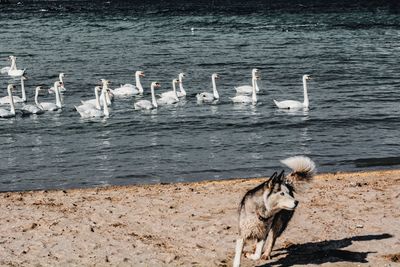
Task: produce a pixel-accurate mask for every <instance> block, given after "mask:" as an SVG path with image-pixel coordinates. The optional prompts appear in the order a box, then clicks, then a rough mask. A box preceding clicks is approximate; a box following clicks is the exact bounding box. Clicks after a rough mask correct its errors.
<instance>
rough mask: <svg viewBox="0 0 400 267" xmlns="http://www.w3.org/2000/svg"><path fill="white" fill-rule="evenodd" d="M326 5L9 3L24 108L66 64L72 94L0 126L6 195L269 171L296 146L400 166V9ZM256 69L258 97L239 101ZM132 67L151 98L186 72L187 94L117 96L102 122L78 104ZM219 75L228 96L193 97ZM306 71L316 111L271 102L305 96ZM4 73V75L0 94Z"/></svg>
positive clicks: (0, 45) (9, 40) (344, 165)
mask: <svg viewBox="0 0 400 267" xmlns="http://www.w3.org/2000/svg"><path fill="white" fill-rule="evenodd" d="M325 2H327V1H250V2H246V3H245V4H238V3H236V2H233V1H200V2H199V1H196V2H195V1H185V2H183V1H182V2H180V1H168V2H163V1H149V2H146V1H144V2H143V1H142V2H139V1H132V2H124V1H104V2H102V1H99V2H92V1H90V2H85V1H75V2H74V1H51V2H46V1H34V2H24V1H21V2H17V1H11V2H7V1H3V3H0V67H5V66H7V65H9V62H8V61H7V57H8V56H9V55H16V56H17V66H18V68H26V70H27V74H28V76H29V79H28V80H27V81H26V82H25V86H26V88H27V90H28V97H29V99H28V101H29V102H30V103H31V102H32V101H33V95H34V92H33V90H34V88H35V87H36V86H37V85H43V86H45V87H50V86H52V84H53V83H54V82H55V81H56V80H57V79H58V73H59V72H64V73H65V75H66V76H65V79H64V81H65V87H66V89H67V92H66V93H65V95H64V104H65V107H64V108H63V109H62V111H61V112H53V113H50V112H49V113H46V114H44V115H40V116H30V117H29V116H28V117H22V116H17V117H16V118H13V119H0V191H15V190H31V189H53V188H80V187H93V186H102V185H126V184H137V183H139V184H145V183H159V182H162V183H164V182H165V183H168V182H182V181H184V182H189V181H200V180H210V179H225V178H236V177H261V176H266V175H270V174H272V173H273V172H274V171H279V170H281V169H282V168H283V165H282V164H281V163H280V160H281V159H284V158H286V157H289V156H294V155H307V156H309V157H311V158H312V159H313V160H314V161H315V162H316V164H317V166H318V170H319V171H320V172H336V171H358V170H368V169H383V168H399V167H400V132H399V130H400V8H399V4H398V3H397V2H396V1H392V2H391V3H389V1H386V2H388V3H386V4H377V3H376V2H377V1H375V3H372V4H371V3H369V2H368V1H344V2H341V1H333V2H332V1H330V2H329V3H325ZM192 28H193V30H192ZM252 68H259V69H260V72H261V81H260V83H259V86H260V88H261V92H260V94H259V96H258V98H259V102H258V103H257V105H256V106H252V105H240V104H239V105H238V104H232V103H231V100H230V97H233V96H234V95H235V90H234V87H235V86H238V85H245V84H250V82H251V69H252ZM136 70H142V71H144V72H145V75H146V76H145V77H144V78H143V79H142V84H143V85H144V87H145V90H146V91H145V95H144V96H143V98H144V99H150V90H149V87H150V83H151V82H152V81H158V82H160V83H161V86H162V87H161V88H160V89H159V90H158V92H163V91H165V90H171V80H172V79H174V78H176V77H177V75H178V73H179V72H185V73H186V74H187V75H186V79H185V80H184V87H185V89H186V91H187V92H188V96H187V97H186V100H185V101H183V102H182V103H180V104H178V105H176V106H170V107H160V108H159V109H157V110H154V111H150V112H143V111H135V110H134V109H133V103H134V101H137V99H138V98H136V99H135V98H129V99H124V100H116V101H115V102H114V103H113V105H112V111H111V117H110V118H107V119H97V120H87V119H86V120H85V119H81V118H80V116H79V114H78V113H77V112H76V111H75V110H74V105H77V104H79V102H80V100H81V99H90V98H94V96H93V88H94V86H96V85H97V84H98V83H99V80H100V79H101V78H105V79H109V80H111V82H112V87H118V86H119V85H120V84H124V83H134V72H135V71H136ZM214 72H216V73H218V74H219V75H220V79H219V80H218V81H217V88H218V90H219V93H220V96H221V99H220V101H219V102H218V103H216V104H213V105H201V104H198V103H197V102H196V98H195V95H196V93H198V92H202V91H211V79H210V77H211V74H212V73H214ZM304 74H309V75H312V77H313V79H312V80H310V81H309V83H308V87H309V88H308V89H309V98H310V110H308V111H299V112H286V111H281V110H278V109H277V108H276V107H275V106H274V103H273V99H277V100H285V99H294V100H300V101H302V99H303V87H302V75H304ZM11 82H13V83H16V84H17V85H19V82H18V80H16V81H13V80H10V78H9V77H7V76H6V75H1V76H0V88H1V90H0V94H1V96H5V95H6V87H7V84H8V83H11ZM16 94H20V91H19V90H17V92H16ZM40 101H54V95H49V94H43V95H41V96H40ZM3 108H7V109H8V106H7V105H5V106H3Z"/></svg>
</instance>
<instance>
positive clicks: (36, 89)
mask: <svg viewBox="0 0 400 267" xmlns="http://www.w3.org/2000/svg"><path fill="white" fill-rule="evenodd" d="M42 90H43V88H42V87H41V86H36V88H35V92H40V91H42Z"/></svg>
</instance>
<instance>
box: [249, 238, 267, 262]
mask: <svg viewBox="0 0 400 267" xmlns="http://www.w3.org/2000/svg"><path fill="white" fill-rule="evenodd" d="M264 243H265V240H264V239H262V240H259V241H258V242H257V245H256V251H255V252H254V254H250V253H246V258H249V259H252V260H259V259H260V258H261V253H262V249H263V247H264Z"/></svg>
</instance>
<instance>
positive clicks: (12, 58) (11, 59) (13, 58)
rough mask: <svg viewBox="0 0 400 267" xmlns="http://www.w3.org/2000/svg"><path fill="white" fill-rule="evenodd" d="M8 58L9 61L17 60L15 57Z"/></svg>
mask: <svg viewBox="0 0 400 267" xmlns="http://www.w3.org/2000/svg"><path fill="white" fill-rule="evenodd" d="M8 58H9V60H10V61H15V60H16V59H17V57H16V56H9V57H8Z"/></svg>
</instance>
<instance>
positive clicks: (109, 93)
mask: <svg viewBox="0 0 400 267" xmlns="http://www.w3.org/2000/svg"><path fill="white" fill-rule="evenodd" d="M101 83H102V84H103V89H106V94H105V96H106V103H107V105H108V106H110V105H111V102H112V101H114V93H113V92H112V90H111V89H110V88H108V86H109V85H110V83H111V82H110V81H109V80H106V79H101ZM103 97H104V95H103V94H101V95H100V106H101V105H103Z"/></svg>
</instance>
